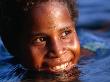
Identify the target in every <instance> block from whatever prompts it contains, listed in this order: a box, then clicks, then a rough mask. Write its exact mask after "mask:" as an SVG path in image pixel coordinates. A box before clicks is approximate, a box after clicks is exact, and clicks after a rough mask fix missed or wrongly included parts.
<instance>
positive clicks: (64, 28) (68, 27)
mask: <svg viewBox="0 0 110 82" xmlns="http://www.w3.org/2000/svg"><path fill="white" fill-rule="evenodd" d="M72 28H73V27H72V26H66V27H63V28H61V29H59V32H63V31H65V30H68V29H72Z"/></svg>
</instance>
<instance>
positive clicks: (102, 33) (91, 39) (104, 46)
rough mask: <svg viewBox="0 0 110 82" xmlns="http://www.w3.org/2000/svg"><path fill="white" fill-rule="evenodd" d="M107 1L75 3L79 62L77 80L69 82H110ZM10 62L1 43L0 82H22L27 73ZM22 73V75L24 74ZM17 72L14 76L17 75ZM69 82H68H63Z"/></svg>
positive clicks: (51, 81) (109, 11)
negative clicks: (79, 44) (79, 52)
mask: <svg viewBox="0 0 110 82" xmlns="http://www.w3.org/2000/svg"><path fill="white" fill-rule="evenodd" d="M109 3H110V0H91V1H90V0H78V5H79V9H80V10H79V19H78V29H77V31H78V36H79V39H80V43H81V49H82V50H83V49H84V51H83V52H81V55H83V56H81V58H80V61H79V63H78V69H79V70H80V75H79V78H78V79H76V80H74V81H71V82H110V78H109V77H110V65H109V64H110V7H109ZM10 58H12V56H10V54H9V53H8V52H6V49H5V48H4V46H3V43H2V41H1V40H0V82H21V81H20V79H21V78H22V77H23V76H24V75H25V74H26V73H27V72H26V69H22V68H23V67H22V66H21V65H19V64H17V65H12V64H10V63H8V61H9V60H10ZM24 70H25V71H24ZM16 71H17V72H16ZM22 82H57V81H56V79H48V78H47V79H39V80H36V81H35V80H34V81H33V80H32V79H27V80H25V81H22ZM66 82H68V81H66Z"/></svg>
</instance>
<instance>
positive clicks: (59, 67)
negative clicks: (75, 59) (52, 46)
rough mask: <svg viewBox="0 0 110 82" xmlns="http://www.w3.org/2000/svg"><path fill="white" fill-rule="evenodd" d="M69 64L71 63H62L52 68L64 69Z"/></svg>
mask: <svg viewBox="0 0 110 82" xmlns="http://www.w3.org/2000/svg"><path fill="white" fill-rule="evenodd" d="M68 64H69V63H65V64H61V65H58V66H55V67H52V68H51V69H53V70H64V69H65V68H66V67H67V66H68Z"/></svg>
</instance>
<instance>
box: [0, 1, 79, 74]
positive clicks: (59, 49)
mask: <svg viewBox="0 0 110 82" xmlns="http://www.w3.org/2000/svg"><path fill="white" fill-rule="evenodd" d="M15 3H16V2H15ZM15 3H14V2H13V4H15ZM9 4H12V3H10V2H9V3H8V5H9ZM8 16H9V18H8V20H6V21H8V22H7V24H6V22H5V24H3V25H2V27H3V28H2V29H1V38H2V40H3V42H4V45H5V46H6V48H7V49H8V51H9V52H10V53H11V54H12V55H13V56H14V58H15V59H17V61H18V63H20V64H22V65H23V66H24V68H27V69H29V70H34V71H39V72H46V73H52V74H59V73H63V72H64V71H69V70H70V69H72V68H73V67H75V65H76V64H77V62H78V59H79V56H80V45H79V41H78V37H77V34H76V31H75V25H76V19H77V11H76V7H75V1H74V0H17V4H16V5H15V7H13V6H10V13H8Z"/></svg>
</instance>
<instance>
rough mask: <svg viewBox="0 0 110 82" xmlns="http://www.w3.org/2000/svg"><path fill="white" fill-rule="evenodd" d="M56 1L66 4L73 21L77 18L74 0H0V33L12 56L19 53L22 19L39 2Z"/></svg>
mask: <svg viewBox="0 0 110 82" xmlns="http://www.w3.org/2000/svg"><path fill="white" fill-rule="evenodd" d="M48 1H50V2H53V1H57V2H59V3H63V4H64V5H66V6H67V8H68V10H69V12H70V14H71V18H72V20H73V21H75V20H76V18H77V8H76V0H1V1H0V12H1V13H0V35H1V38H2V40H3V42H4V45H5V46H6V48H7V49H8V51H9V52H10V53H12V54H13V55H14V56H17V55H19V54H20V53H19V52H20V51H19V50H20V46H19V42H20V41H19V39H20V37H21V36H22V35H23V34H22V33H24V26H23V24H24V21H26V20H27V18H28V16H30V13H31V9H32V7H34V6H35V5H36V6H37V5H39V4H40V3H45V2H48Z"/></svg>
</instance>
